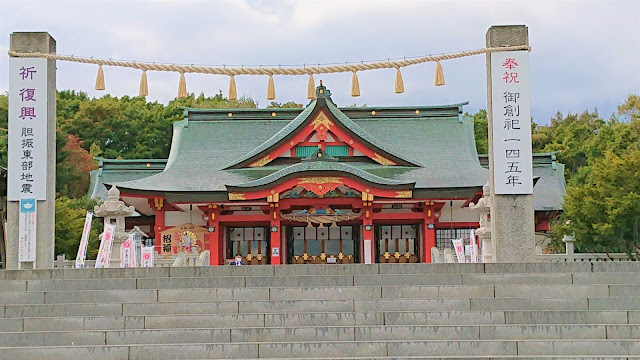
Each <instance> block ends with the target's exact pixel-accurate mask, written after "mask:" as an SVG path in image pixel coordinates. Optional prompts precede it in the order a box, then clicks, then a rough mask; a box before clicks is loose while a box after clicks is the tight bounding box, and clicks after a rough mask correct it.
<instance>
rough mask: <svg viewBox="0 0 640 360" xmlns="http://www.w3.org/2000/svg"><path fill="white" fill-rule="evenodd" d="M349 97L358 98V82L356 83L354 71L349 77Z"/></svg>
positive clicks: (356, 75)
mask: <svg viewBox="0 0 640 360" xmlns="http://www.w3.org/2000/svg"><path fill="white" fill-rule="evenodd" d="M351 96H353V97H356V96H360V82H358V74H356V72H355V71H354V72H353V76H352V77H351Z"/></svg>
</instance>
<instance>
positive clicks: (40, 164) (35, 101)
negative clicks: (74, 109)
mask: <svg viewBox="0 0 640 360" xmlns="http://www.w3.org/2000/svg"><path fill="white" fill-rule="evenodd" d="M47 108H48V96H47V59H34V58H13V57H12V58H9V129H8V130H9V144H8V157H9V159H8V178H7V182H8V186H7V197H8V199H9V201H19V200H20V199H21V198H23V197H33V198H36V200H46V199H47V194H46V189H47V188H46V180H47Z"/></svg>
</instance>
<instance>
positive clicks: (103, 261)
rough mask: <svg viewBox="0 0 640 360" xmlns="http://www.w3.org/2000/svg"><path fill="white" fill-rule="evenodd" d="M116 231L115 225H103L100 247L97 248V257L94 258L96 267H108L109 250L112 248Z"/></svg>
mask: <svg viewBox="0 0 640 360" xmlns="http://www.w3.org/2000/svg"><path fill="white" fill-rule="evenodd" d="M115 232H116V227H115V226H113V225H111V224H105V225H104V232H103V233H102V241H100V249H99V250H98V257H97V258H96V269H98V268H108V267H109V262H110V260H111V250H112V249H113V237H114V235H115Z"/></svg>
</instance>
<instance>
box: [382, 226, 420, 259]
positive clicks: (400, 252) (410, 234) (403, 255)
mask: <svg viewBox="0 0 640 360" xmlns="http://www.w3.org/2000/svg"><path fill="white" fill-rule="evenodd" d="M418 229H419V225H417V224H413V225H377V226H376V230H375V234H376V238H377V241H376V254H377V255H378V256H377V261H378V262H379V263H416V262H418V259H419V256H418V255H419V254H420V252H419V250H420V249H419V242H420V241H418Z"/></svg>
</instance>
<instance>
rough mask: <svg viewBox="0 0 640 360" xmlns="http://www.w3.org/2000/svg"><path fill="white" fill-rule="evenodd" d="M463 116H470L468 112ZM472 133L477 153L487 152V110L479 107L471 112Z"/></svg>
mask: <svg viewBox="0 0 640 360" xmlns="http://www.w3.org/2000/svg"><path fill="white" fill-rule="evenodd" d="M465 116H471V115H469V114H468V113H466V114H465ZM473 133H474V136H475V139H476V150H477V151H478V154H488V153H489V125H488V120H487V110H485V109H480V110H478V112H477V113H475V114H473Z"/></svg>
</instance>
